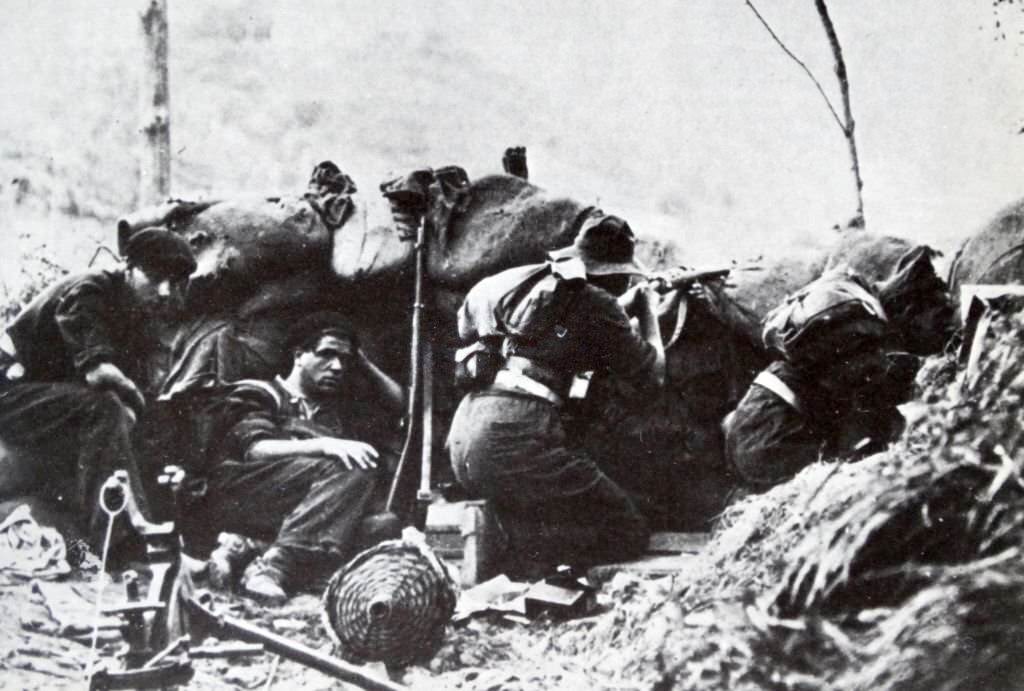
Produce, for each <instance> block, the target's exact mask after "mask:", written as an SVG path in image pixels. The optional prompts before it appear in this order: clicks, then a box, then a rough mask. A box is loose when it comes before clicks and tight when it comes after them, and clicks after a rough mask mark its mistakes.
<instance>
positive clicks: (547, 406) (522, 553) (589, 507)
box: [448, 389, 649, 564]
mask: <svg viewBox="0 0 1024 691" xmlns="http://www.w3.org/2000/svg"><path fill="white" fill-rule="evenodd" d="M448 451H449V454H450V456H451V461H452V469H453V470H454V472H455V476H456V478H457V479H458V480H459V482H460V483H461V484H462V486H463V487H465V489H466V490H468V491H469V492H470V493H471V494H472V495H475V496H477V497H482V498H485V499H488V500H490V501H491V502H492V504H493V505H494V508H495V510H496V512H497V514H498V518H499V519H500V521H501V523H502V525H503V527H504V528H505V530H506V532H508V533H509V538H510V540H511V543H512V544H511V547H512V549H513V550H514V551H515V554H516V555H518V558H520V559H523V558H525V559H529V560H533V561H535V562H539V563H545V562H546V563H549V564H555V563H577V564H587V563H599V562H602V561H608V560H612V559H625V558H630V557H633V556H636V555H637V554H640V553H642V552H643V550H644V549H645V547H646V545H647V538H648V537H649V530H648V526H647V522H646V520H645V519H644V517H643V515H642V514H641V513H640V511H639V510H638V509H637V507H636V505H635V504H634V503H633V501H632V499H630V497H629V495H628V494H627V493H626V491H625V490H623V489H622V488H621V487H620V486H619V485H617V484H616V483H615V482H614V481H612V480H611V479H610V478H609V477H608V476H607V475H605V474H604V473H603V472H601V470H600V469H599V468H598V467H597V465H596V464H595V463H594V461H593V460H592V459H590V458H588V457H587V455H586V454H585V453H584V452H583V451H582V450H579V449H575V448H570V447H569V446H567V442H566V436H565V430H564V428H563V426H562V420H561V415H560V413H559V410H558V408H556V407H555V406H553V405H552V404H551V403H549V402H547V401H545V400H543V399H540V398H535V397H533V396H529V395H525V394H518V393H515V392H507V391H502V390H497V389H491V390H489V391H484V392H480V393H472V394H469V395H467V396H466V397H465V398H464V399H463V400H462V402H461V404H460V405H459V408H458V410H457V411H456V413H455V418H454V419H453V420H452V425H451V429H450V431H449V434H448Z"/></svg>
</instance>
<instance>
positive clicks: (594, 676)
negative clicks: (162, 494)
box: [0, 571, 674, 691]
mask: <svg viewBox="0 0 1024 691" xmlns="http://www.w3.org/2000/svg"><path fill="white" fill-rule="evenodd" d="M96 578H97V577H96V574H95V573H86V572H81V571H76V572H73V573H72V574H71V575H69V576H68V577H66V578H64V579H62V580H61V581H60V582H59V583H52V584H50V585H49V586H46V585H44V586H43V587H42V588H40V587H39V586H37V585H36V584H35V583H33V582H31V581H20V582H10V581H9V582H8V583H7V585H6V586H5V587H4V588H3V589H2V590H0V619H2V621H3V622H4V623H3V624H2V625H0V670H3V671H2V674H0V677H2V679H3V681H2V682H0V686H2V687H3V688H21V689H64V688H69V689H70V688H76V689H81V688H82V687H83V673H84V672H83V670H84V667H85V661H86V660H88V659H89V651H90V642H91V641H90V634H91V630H90V622H92V621H93V616H94V605H93V604H92V603H94V602H95V592H96ZM116 580H117V579H116V578H115V579H114V582H109V583H108V584H107V586H106V588H105V590H104V592H105V596H104V602H105V603H114V602H116V601H117V600H118V599H119V598H120V597H121V594H122V593H123V586H122V585H121V584H120V583H118V582H116ZM673 581H674V579H673V578H672V577H662V578H658V579H642V578H636V577H632V576H626V575H624V574H623V575H620V576H618V577H616V578H614V579H612V580H611V581H610V582H607V583H605V584H603V586H602V588H601V592H600V595H599V598H598V603H599V604H598V610H597V611H596V613H594V614H593V615H591V616H588V617H586V618H582V619H577V620H573V621H563V622H557V621H553V620H552V619H550V618H548V617H541V618H539V619H537V620H534V621H532V622H530V623H514V622H511V621H508V620H505V619H503V618H501V617H500V616H498V615H487V616H485V617H482V618H475V619H471V620H469V621H468V622H466V623H463V624H460V625H458V626H450V627H449V629H448V632H447V634H446V638H445V641H444V643H443V645H442V648H441V650H440V651H439V652H438V654H437V655H436V656H435V657H434V658H433V659H432V660H431V662H430V663H429V665H428V666H426V667H410V668H406V669H404V670H395V671H392V673H391V675H390V678H391V679H392V681H394V682H397V683H400V684H405V685H408V686H409V687H411V688H422V689H472V690H476V691H500V690H503V691H513V690H517V689H639V688H654V687H653V686H652V685H651V684H648V683H630V682H627V681H624V680H622V679H618V680H616V678H615V677H616V676H618V674H617V672H618V671H621V670H623V669H625V668H626V667H627V666H628V663H629V660H627V659H617V658H616V656H617V655H619V654H625V653H618V652H617V651H616V649H615V645H614V639H615V637H616V636H617V635H618V634H619V633H620V632H619V628H620V627H622V626H623V625H625V622H627V621H629V620H632V619H636V617H631V616H630V613H629V611H628V610H629V609H630V608H632V609H634V610H636V609H640V610H645V611H646V610H647V609H649V607H650V604H651V603H652V602H655V601H657V600H658V599H660V598H663V597H664V596H666V595H667V593H668V592H670V590H671V589H672V586H673ZM54 589H57V592H58V593H60V594H62V596H67V597H68V598H70V600H68V601H69V602H72V604H73V605H74V606H72V607H69V606H68V604H67V602H65V603H64V606H63V611H62V613H61V614H60V615H59V616H61V619H62V620H61V621H58V620H57V618H55V617H54V615H53V614H51V611H50V609H48V607H47V597H45V596H44V595H43V592H45V593H48V594H50V601H53V598H54V596H53V594H52V593H53V592H54ZM75 596H78V597H77V598H75ZM215 601H216V609H217V610H218V611H220V612H226V613H230V614H231V615H233V616H235V617H239V618H243V619H245V620H247V621H250V622H252V623H255V624H258V625H260V626H262V627H265V628H266V629H268V630H270V631H273V632H275V633H278V634H280V635H283V636H286V637H288V638H290V639H292V640H295V641H297V642H301V643H303V644H305V645H308V646H310V647H312V648H315V649H317V650H320V651H323V652H333V650H334V644H333V642H332V640H331V638H330V636H329V635H328V634H327V632H326V630H325V629H324V625H323V623H322V621H321V606H320V598H319V597H317V596H315V595H301V596H298V597H296V598H294V599H292V600H291V601H290V602H289V603H287V604H286V605H284V606H282V607H264V606H260V605H257V604H256V603H253V602H252V601H249V600H247V599H245V598H241V597H239V596H236V595H233V594H229V593H215ZM602 631H603V632H605V633H604V634H602V633H601V632H602ZM595 633H596V634H597V640H607V642H608V647H607V648H603V646H597V647H595V646H594V645H593V639H594V638H595ZM99 639H100V640H99V645H98V647H99V649H100V651H101V654H102V656H103V658H104V659H105V660H106V661H107V662H108V663H111V665H112V666H113V667H114V668H119V663H118V662H116V661H115V655H116V653H117V651H118V650H119V649H120V648H121V647H122V646H123V640H122V638H121V636H120V633H119V632H118V631H117V630H112V629H109V628H105V629H103V630H102V632H101V635H100V637H99ZM585 639H586V640H587V641H588V642H587V643H586V647H585V648H581V647H580V645H581V644H582V643H583V642H584V640H585ZM203 642H207V643H208V642H212V641H203ZM198 643H199V642H193V645H197V644H198ZM599 648H603V649H599ZM193 664H194V668H195V677H194V678H193V680H192V682H191V683H190V684H189V686H188V688H190V689H201V690H210V691H213V690H219V689H267V688H275V687H277V688H289V689H303V690H307V691H310V690H313V689H342V688H353V687H351V686H346V685H345V684H343V683H342V682H339V681H337V680H334V679H331V678H330V677H328V676H326V675H324V674H322V673H320V672H317V671H315V670H311V669H308V668H305V667H303V666H301V665H299V664H297V663H294V662H290V661H287V660H277V659H276V656H274V655H271V654H262V655H256V656H250V657H236V658H234V659H196V660H193ZM364 668H365V669H366V670H367V671H368V672H369V673H371V674H376V675H379V676H381V677H385V676H386V675H387V674H388V672H387V670H386V669H385V668H384V666H383V665H380V664H370V665H365V666H364Z"/></svg>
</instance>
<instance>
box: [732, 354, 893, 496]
mask: <svg viewBox="0 0 1024 691" xmlns="http://www.w3.org/2000/svg"><path fill="white" fill-rule="evenodd" d="M766 371H767V372H770V373H771V374H774V375H775V376H776V377H778V379H779V380H781V381H782V382H783V383H784V384H785V385H786V386H788V387H789V389H790V390H791V391H792V392H793V393H794V394H795V395H796V400H797V407H794V405H792V404H790V403H789V402H787V401H785V400H783V398H781V397H780V396H779V395H778V394H776V393H774V392H772V391H770V390H769V389H768V388H766V387H765V386H762V385H761V384H758V383H757V382H755V383H753V384H751V385H750V388H749V389H748V390H747V393H746V395H745V396H744V397H743V399H742V400H741V401H740V403H739V405H738V406H737V407H736V410H735V411H733V413H732V414H731V415H730V416H729V418H727V421H726V425H725V446H726V455H727V457H728V459H729V461H730V462H731V463H732V465H733V466H734V467H735V469H736V470H737V471H738V472H739V474H740V476H741V477H742V478H743V480H744V481H745V482H746V483H747V484H748V486H750V487H753V488H761V489H763V488H766V487H770V486H772V485H775V484H778V483H779V482H783V481H784V480H787V479H789V478H790V477H792V476H793V475H795V474H796V473H798V472H800V470H802V469H803V468H804V467H806V466H808V465H810V464H811V463H814V462H815V461H817V460H819V459H821V458H834V457H838V456H841V457H845V458H859V457H863V456H864V455H866V454H869V453H874V452H876V451H879V450H881V448H883V447H884V445H885V444H887V443H888V442H889V441H891V440H892V438H893V437H894V436H896V435H897V434H898V433H899V431H900V430H901V429H902V422H903V418H902V416H901V415H900V413H899V411H898V410H897V409H896V408H895V405H894V402H893V401H892V400H891V399H889V400H883V398H882V397H881V396H880V397H879V401H878V405H877V406H867V407H864V408H859V407H856V406H855V407H850V406H849V405H842V404H837V403H836V402H834V401H831V400H830V399H829V397H828V396H827V395H826V394H825V393H824V392H823V391H821V390H820V389H817V388H816V387H815V386H814V385H813V383H812V380H811V377H809V376H808V375H806V374H804V373H801V372H800V371H799V370H797V369H795V368H794V367H792V366H791V365H789V364H788V363H786V362H782V361H779V362H773V363H772V364H771V365H769V366H768V368H767V369H766ZM867 438H870V443H868V444H861V442H862V441H863V440H864V439H867Z"/></svg>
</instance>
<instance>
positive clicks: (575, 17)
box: [0, 0, 1024, 246]
mask: <svg viewBox="0 0 1024 691" xmlns="http://www.w3.org/2000/svg"><path fill="white" fill-rule="evenodd" d="M141 4H142V3H140V2H132V1H129V0H118V1H117V2H102V3H66V2H57V1H56V0H31V2H28V1H27V0H3V5H4V7H5V12H4V26H3V27H2V29H0V39H2V40H0V42H2V44H3V45H4V46H5V53H6V54H5V56H4V58H3V60H4V65H5V67H4V69H3V70H0V90H2V92H3V93H5V98H4V99H3V103H0V125H3V124H7V125H8V126H9V125H10V123H12V122H19V121H22V120H23V118H24V117H25V113H24V111H25V110H26V109H27V110H28V111H29V114H31V108H32V104H33V102H34V100H33V97H32V94H33V93H36V92H38V91H39V90H44V89H46V88H47V85H46V84H45V83H40V82H39V81H35V80H33V74H35V73H36V72H38V71H39V70H40V65H42V64H44V63H45V64H46V65H48V66H49V67H50V68H54V67H56V68H58V71H60V70H63V71H64V72H65V73H66V74H67V75H68V76H67V79H68V80H69V81H74V82H75V83H76V84H78V85H79V86H78V88H79V89H80V90H81V93H82V94H83V95H86V94H88V90H89V84H88V81H87V80H83V79H82V78H81V76H79V75H78V74H77V73H76V71H75V70H76V68H77V67H80V66H81V64H82V61H83V60H84V61H88V57H89V55H90V52H91V51H94V50H95V46H96V44H97V42H101V41H102V42H105V44H106V45H107V47H108V48H109V47H110V46H121V45H122V44H123V48H120V47H119V48H118V49H119V50H123V51H124V55H125V60H126V64H130V61H131V57H132V56H133V55H135V53H133V51H134V50H136V49H135V47H134V44H133V43H132V41H130V40H128V37H130V36H133V35H134V33H135V31H136V30H135V26H136V21H137V20H136V19H135V17H134V14H133V12H134V10H135V9H136V8H137V7H138V6H140V5H141ZM170 4H171V10H172V13H171V17H172V29H171V32H172V33H171V37H172V44H171V46H172V52H173V50H175V33H174V31H175V22H179V23H180V22H184V21H194V20H195V17H197V16H200V13H201V12H204V11H209V9H210V8H211V7H214V8H215V7H217V6H218V3H213V2H210V3H202V2H199V0H189V2H188V3H187V4H186V3H185V2H184V0H170ZM232 4H234V5H238V4H239V3H230V2H229V3H227V5H232ZM756 4H757V5H758V7H759V8H760V9H761V11H762V13H763V14H764V15H765V17H766V18H767V19H768V20H769V21H770V22H771V23H772V24H773V25H774V27H775V28H776V30H777V31H778V33H779V34H780V36H781V37H782V38H783V40H785V41H786V43H787V44H788V45H789V46H790V48H791V49H792V50H793V51H794V52H796V53H797V54H798V55H799V56H800V57H801V58H802V59H804V60H805V61H806V62H807V64H808V66H809V67H810V68H811V69H812V70H813V71H814V73H815V74H816V75H818V77H819V79H820V80H821V81H822V84H823V86H824V87H825V88H826V90H827V91H828V93H829V94H830V95H831V96H832V98H833V100H834V102H835V103H836V107H837V108H839V107H840V106H839V97H838V92H837V89H836V85H835V80H834V78H833V77H832V72H831V69H832V60H831V54H830V52H829V49H828V45H827V43H826V41H825V39H824V35H823V33H822V30H821V26H820V24H819V22H818V18H817V16H816V13H815V11H814V7H813V2H812V0H758V2H757V3H756ZM830 6H831V10H832V15H833V19H834V21H835V25H836V28H837V31H838V33H839V37H840V39H841V41H842V44H843V47H844V50H845V54H846V60H847V65H848V69H849V74H850V84H851V92H852V100H853V112H854V116H855V118H856V121H857V136H858V142H859V146H860V150H861V156H862V168H863V176H864V179H865V184H866V187H865V205H866V214H867V218H868V223H869V225H870V226H871V227H872V228H873V229H875V230H879V231H884V232H892V233H896V234H903V235H911V236H915V237H920V238H925V239H931V240H933V241H937V242H938V243H939V244H944V245H947V246H948V245H950V244H952V242H953V238H956V237H958V236H960V235H962V234H963V233H964V232H967V231H969V230H971V229H974V228H976V227H977V226H978V225H980V223H982V222H983V221H984V220H985V218H986V217H988V216H990V215H991V214H992V213H994V211H995V210H996V209H998V208H999V207H1000V206H1003V205H1005V204H1006V203H1008V202H1010V201H1012V200H1014V199H1017V198H1020V197H1022V196H1024V134H1020V133H1019V131H1020V130H1021V129H1022V128H1024V69H1022V67H1024V36H1022V35H1021V34H1019V33H1018V32H1019V31H1020V30H1022V29H1024V21H1021V20H1020V19H1019V17H1020V13H1019V11H1017V10H1016V9H1015V10H1013V11H1009V12H1007V13H1006V16H1005V17H1002V18H1001V21H1002V24H1003V27H1004V29H1005V28H1008V29H1009V33H1008V36H1007V38H1006V40H995V39H996V37H997V30H996V28H995V19H996V18H995V17H994V15H993V9H992V6H991V2H988V1H982V0H948V1H947V2H935V1H934V0H899V1H898V2H893V1H892V0H888V1H885V2H883V1H882V0H844V1H842V2H840V1H838V0H833V1H832V2H831V3H830ZM267 7H271V8H273V10H272V15H273V16H272V21H273V41H274V42H275V45H276V46H278V47H279V48H282V47H283V48H282V49H284V50H288V51H293V52H294V54H295V55H296V61H295V64H299V65H301V64H302V61H303V60H306V61H307V64H309V65H311V66H312V65H313V64H314V63H319V64H320V65H321V66H323V65H329V66H331V68H332V69H335V70H336V72H335V73H336V74H337V75H338V85H337V86H338V88H344V79H343V75H344V72H345V70H348V69H375V70H377V71H378V73H379V79H380V80H381V83H383V84H385V85H387V86H389V87H390V88H395V89H402V88H403V75H402V74H401V73H396V72H395V71H389V70H388V58H387V56H386V55H378V54H376V53H374V50H375V46H373V45H369V44H367V45H366V46H365V48H366V55H367V58H368V59H367V61H366V63H365V64H363V65H357V66H353V65H337V66H334V65H331V55H330V54H323V53H319V54H316V55H306V54H305V53H304V51H306V50H308V49H309V48H308V45H309V41H308V40H307V38H308V37H309V36H310V35H312V33H313V32H320V33H321V34H322V33H323V32H324V31H329V32H333V33H334V34H336V36H337V40H338V42H339V44H345V45H348V46H351V45H359V42H360V41H363V40H368V39H367V38H366V37H372V36H377V35H378V32H379V31H381V30H383V29H388V30H392V31H394V32H397V33H398V35H400V36H420V37H422V38H421V44H422V43H423V42H426V43H431V44H434V45H437V46H439V47H443V48H444V49H445V50H446V51H448V52H450V53H451V54H453V55H456V56H457V55H465V56H467V57H468V58H469V59H472V60H473V61H474V63H476V64H474V65H473V68H474V70H475V71H476V72H478V73H479V72H480V71H481V70H483V71H487V72H490V73H493V75H494V78H495V80H496V81H498V82H501V81H502V80H503V76H504V78H507V83H508V94H507V98H508V104H510V105H509V107H515V104H516V103H522V104H524V106H523V107H524V109H526V111H527V112H524V114H523V117H522V118H520V119H519V121H518V122H517V121H516V120H512V121H504V122H502V123H501V124H500V125H498V126H494V125H493V123H489V122H485V121H480V122H475V121H471V122H460V123H459V128H458V129H455V128H454V127H453V125H452V120H453V116H451V115H449V116H448V117H439V114H440V113H441V112H443V111H444V104H443V103H440V104H439V103H431V104H430V106H431V108H432V109H433V114H434V116H435V117H431V113H429V112H427V113H425V114H424V119H423V122H422V124H420V125H417V127H418V130H419V131H420V132H421V133H422V136H423V138H424V141H426V142H429V144H428V145H427V152H428V154H429V156H430V157H431V158H430V161H429V163H433V164H437V163H441V162H448V161H449V160H450V161H453V162H460V163H463V164H464V165H466V167H467V168H468V169H469V170H470V171H471V173H472V172H474V171H486V170H493V168H494V162H495V148H496V147H498V148H499V149H500V148H501V147H503V146H505V145H509V144H525V145H527V146H528V147H529V149H530V158H531V170H532V171H535V173H536V175H537V177H538V179H543V181H544V183H542V184H548V185H550V186H552V187H555V188H557V189H560V190H564V191H568V192H570V193H573V194H576V195H579V196H581V197H587V198H599V199H600V200H601V202H602V204H604V205H605V206H607V207H610V208H611V209H613V210H620V209H622V210H626V211H630V212H635V213H637V214H638V215H643V214H646V213H651V214H655V213H656V212H658V211H659V210H660V211H668V212H670V213H672V214H674V215H675V216H676V218H682V219H684V220H685V222H686V224H687V225H688V227H689V228H690V229H691V231H693V232H696V231H698V230H699V231H701V232H704V233H707V234H709V235H711V236H714V235H715V234H716V233H718V232H724V230H725V229H727V228H728V229H732V230H733V231H735V229H736V228H740V229H744V230H745V231H748V230H749V232H750V233H751V236H752V237H754V238H757V239H762V238H764V237H771V236H772V235H778V236H787V237H788V236H790V235H792V234H794V233H799V232H802V231H817V230H819V229H822V228H827V227H830V226H831V225H832V224H834V223H841V222H843V221H845V220H846V219H848V218H849V216H850V215H851V213H852V212H853V209H854V201H853V195H852V181H851V178H850V174H849V171H848V166H849V163H848V158H847V152H846V146H845V142H844V140H843V138H842V135H841V134H840V132H839V130H838V128H837V126H836V124H835V123H834V122H833V121H832V118H831V115H829V113H828V110H827V109H826V107H825V105H824V103H823V101H822V100H821V97H820V96H819V94H818V93H817V92H816V90H815V89H814V86H813V85H812V84H811V82H810V81H809V80H808V79H807V78H806V76H805V75H803V74H802V73H801V72H800V70H799V68H798V67H797V66H796V65H795V64H794V63H793V62H792V61H791V60H790V59H789V58H787V57H786V56H785V55H784V54H783V53H782V52H781V51H780V50H779V48H778V47H777V46H776V45H775V44H774V43H773V42H772V40H771V38H770V37H769V36H768V34H767V33H766V32H765V31H764V29H763V28H762V27H761V26H760V24H759V23H758V22H757V20H756V19H755V17H754V16H753V14H752V13H751V12H750V11H749V9H747V7H746V6H745V4H744V2H743V1H742V0H689V1H681V0H676V1H670V0H643V1H642V2H640V1H635V2H634V1H616V2H611V1H608V0H605V1H600V0H586V1H585V2H584V1H582V0H559V2H543V1H539V0H514V1H512V0H510V1H507V2H505V1H502V2H495V1H484V0H477V1H474V2H468V1H460V2H457V1H454V0H433V1H432V2H411V1H410V2H405V1H402V2H398V1H394V0H393V1H391V2H386V1H385V2H380V1H375V2H353V1H344V0H330V1H327V0H308V1H306V2H301V3H299V2H291V3H288V2H280V3H275V4H270V3H265V4H264V6H263V10H262V11H270V10H267V9H266V8H267ZM64 65H66V66H67V67H66V68H64V67H63V66H64ZM126 69H127V67H126ZM453 69H454V70H455V71H456V72H457V69H458V68H457V66H456V67H454V68H453ZM45 74H50V72H46V73H45ZM290 76H291V77H297V75H277V78H284V79H288V78H289V77H290ZM267 78H274V76H273V75H268V76H267ZM173 79H174V74H173V73H172V89H174V88H175V84H174V83H173ZM451 88H453V89H458V88H459V85H458V83H457V80H456V81H455V82H454V83H453V84H452V85H451ZM491 97H492V98H493V96H491ZM172 98H173V96H172ZM172 105H174V106H175V107H185V106H184V105H183V104H182V103H181V102H180V101H176V102H173V103H172ZM68 107H69V108H73V107H74V104H73V103H69V104H68ZM251 107H252V108H254V109H259V108H260V104H259V103H253V104H252V106H251ZM366 116H367V117H373V114H372V113H370V112H368V113H367V115H366ZM5 121H6V123H5ZM467 133H468V134H467ZM175 143H176V144H178V143H180V140H176V142H175ZM549 150H550V151H552V152H554V151H556V150H557V152H558V156H557V160H556V156H554V155H553V154H552V155H551V156H546V152H547V151H549ZM439 152H445V154H444V155H449V156H450V158H448V159H445V160H439V159H440V156H441V155H442V154H441V153H439ZM594 159H599V160H594ZM421 163H423V162H422V161H395V166H396V168H399V169H400V168H402V166H405V165H407V164H408V165H416V164H421ZM609 167H611V168H613V169H619V170H621V175H614V176H611V175H609V174H608V173H607V170H608V168H609ZM595 170H600V171H601V174H600V175H596V174H593V172H594V171H595Z"/></svg>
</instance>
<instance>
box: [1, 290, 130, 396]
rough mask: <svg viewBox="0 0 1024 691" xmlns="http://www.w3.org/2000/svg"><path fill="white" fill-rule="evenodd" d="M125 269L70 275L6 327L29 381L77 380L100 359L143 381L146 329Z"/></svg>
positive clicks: (41, 295)
mask: <svg viewBox="0 0 1024 691" xmlns="http://www.w3.org/2000/svg"><path fill="white" fill-rule="evenodd" d="M130 299H131V295H130V293H129V289H128V287H127V286H126V285H125V278H124V273H123V272H121V271H95V272H90V273H86V274H80V275H76V276H70V277H68V278H65V279H64V280H62V281H59V282H57V283H56V284H54V285H52V286H50V287H49V288H47V289H46V290H45V291H43V292H42V293H41V294H40V295H38V296H37V297H36V298H35V299H34V300H33V301H32V302H31V303H29V305H28V306H27V307H25V309H23V310H22V311H21V313H20V314H19V315H18V316H17V317H15V319H14V321H13V322H11V324H10V325H9V326H8V327H7V333H8V334H9V335H10V337H11V341H12V342H13V343H14V347H15V348H16V349H17V351H18V352H17V358H18V362H20V363H21V365H22V366H23V367H24V368H25V380H26V381H38V382H43V381H73V380H76V379H80V378H81V377H82V375H83V374H84V373H85V372H86V371H88V370H89V369H90V368H91V367H93V366H94V365H96V364H97V363H100V362H111V363H113V364H115V365H117V366H118V367H119V368H120V369H121V371H123V372H124V373H125V375H127V376H128V377H129V378H131V379H132V380H134V381H136V382H137V383H139V384H140V385H142V381H140V377H142V375H143V374H144V372H145V369H146V363H145V360H144V354H145V350H146V348H140V346H142V345H143V344H144V341H143V337H142V329H140V328H139V321H138V319H137V318H136V317H135V316H134V315H133V314H132V310H131V302H130Z"/></svg>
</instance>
